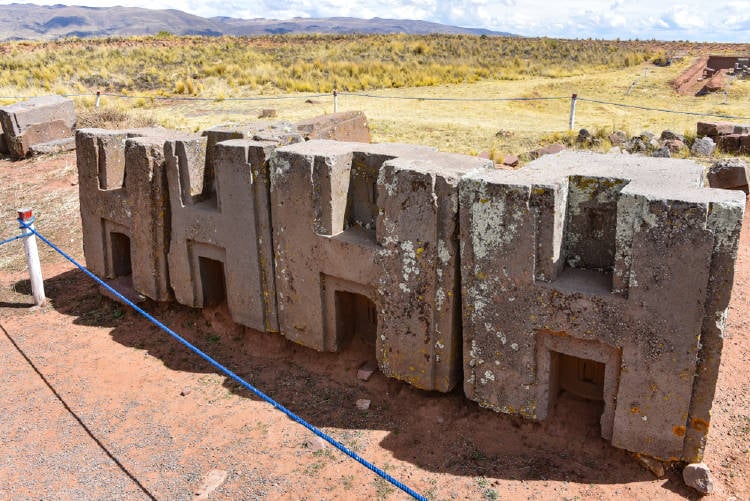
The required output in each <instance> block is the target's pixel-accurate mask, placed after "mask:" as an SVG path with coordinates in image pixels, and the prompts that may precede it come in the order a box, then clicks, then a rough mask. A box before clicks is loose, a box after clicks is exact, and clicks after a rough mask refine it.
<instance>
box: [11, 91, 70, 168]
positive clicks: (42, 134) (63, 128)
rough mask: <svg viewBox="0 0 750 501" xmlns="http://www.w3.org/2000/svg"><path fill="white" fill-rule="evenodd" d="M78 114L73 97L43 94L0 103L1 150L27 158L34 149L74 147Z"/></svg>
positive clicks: (51, 151) (48, 149)
mask: <svg viewBox="0 0 750 501" xmlns="http://www.w3.org/2000/svg"><path fill="white" fill-rule="evenodd" d="M75 124H76V114H75V109H74V108H73V101H72V100H70V99H66V98H63V97H60V96H43V97H37V98H34V99H29V100H27V101H22V102H19V103H15V104H12V105H9V106H2V107H0V125H1V126H2V133H1V134H0V153H5V154H10V156H11V157H13V158H24V157H26V156H28V155H31V154H34V153H54V152H58V151H64V150H70V149H73V147H74V145H75V139H74V137H73V136H74V128H75Z"/></svg>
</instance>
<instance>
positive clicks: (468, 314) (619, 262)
mask: <svg viewBox="0 0 750 501" xmlns="http://www.w3.org/2000/svg"><path fill="white" fill-rule="evenodd" d="M743 211H744V197H743V196H742V194H741V193H739V194H738V193H736V192H730V191H725V190H712V189H706V188H703V187H702V168H701V166H699V165H697V164H695V163H693V162H689V161H685V160H663V159H644V158H632V157H611V156H604V155H595V154H580V153H562V154H559V155H556V156H554V157H547V158H544V159H542V160H539V161H537V162H533V163H531V164H529V165H528V166H527V167H525V168H523V169H521V170H519V171H515V172H509V171H491V172H483V173H477V174H471V175H468V176H465V177H464V178H463V179H462V181H461V183H460V226H461V240H462V245H463V248H462V253H461V280H462V288H463V310H464V311H463V341H464V375H465V378H466V379H465V381H464V390H465V393H466V395H467V396H468V397H469V398H471V399H472V400H475V401H477V402H479V403H480V404H481V405H483V406H486V407H490V408H493V409H495V410H497V411H501V412H506V413H510V414H520V415H522V416H526V417H528V418H531V419H554V416H553V415H552V414H551V413H552V409H553V407H554V403H555V399H556V398H557V395H558V394H559V392H560V391H561V390H566V391H568V392H572V393H575V394H579V395H580V396H583V397H584V398H597V399H601V400H603V402H604V412H603V414H602V416H601V432H602V436H603V437H604V438H606V439H608V440H611V441H612V444H613V445H615V446H617V447H621V448H624V449H627V450H630V451H633V452H638V453H642V454H646V455H649V456H652V457H656V458H660V459H664V460H686V461H694V460H697V459H698V458H699V457H700V456H702V452H703V446H704V444H705V434H706V432H707V429H708V426H709V421H710V417H709V410H710V407H711V405H712V402H713V392H714V389H715V383H716V373H717V372H716V371H717V370H718V367H719V360H720V353H721V339H722V336H723V330H724V324H723V318H724V316H725V314H726V308H727V304H728V300H729V292H730V290H731V277H732V272H733V267H734V259H735V257H736V249H737V242H738V236H739V228H740V225H741V221H742V216H743ZM612 226H615V228H614V231H613V228H612Z"/></svg>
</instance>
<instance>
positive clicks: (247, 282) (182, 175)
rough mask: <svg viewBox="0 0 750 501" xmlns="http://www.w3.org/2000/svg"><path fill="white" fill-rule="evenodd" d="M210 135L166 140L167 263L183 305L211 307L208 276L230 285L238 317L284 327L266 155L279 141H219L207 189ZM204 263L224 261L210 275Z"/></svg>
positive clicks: (264, 326) (272, 328) (258, 325)
mask: <svg viewBox="0 0 750 501" xmlns="http://www.w3.org/2000/svg"><path fill="white" fill-rule="evenodd" d="M206 143H207V140H206V138H205V137H204V138H196V139H190V140H189V141H168V142H167V143H166V155H167V165H168V170H167V174H168V184H169V188H170V200H171V214H172V225H171V245H170V251H169V268H170V276H171V277H172V278H171V282H172V287H173V289H174V293H175V298H176V299H177V301H178V302H180V303H182V304H185V305H188V306H192V307H203V306H206V305H208V304H210V301H211V298H210V297H208V296H209V295H210V294H215V293H216V291H210V290H209V289H210V288H209V284H208V281H209V280H218V281H219V282H221V283H222V284H223V286H224V291H218V292H219V294H221V293H223V294H224V295H225V298H226V301H227V306H228V308H229V312H230V314H231V316H232V319H233V320H234V321H235V322H236V323H239V324H242V325H245V326H248V327H251V328H253V329H256V330H259V331H268V332H276V331H278V319H277V313H276V290H275V281H274V274H273V263H274V260H273V253H272V236H271V219H270V218H271V208H270V205H269V191H268V190H269V180H268V160H269V158H270V156H271V154H272V153H273V151H274V149H275V148H276V146H277V145H278V142H276V141H253V140H250V139H233V140H227V141H223V142H219V143H217V144H216V145H215V146H214V151H213V158H214V161H215V165H214V169H215V171H214V175H215V184H214V185H213V187H212V188H210V190H211V191H210V192H208V193H206V192H204V191H202V189H203V188H204V186H203V179H204V169H205V168H207V167H206V162H205V156H206V150H205V148H206ZM205 260H211V261H212V262H214V263H220V266H221V267H220V268H219V269H218V270H214V271H213V273H214V274H216V273H222V272H223V276H220V277H218V278H217V277H213V278H212V277H210V276H208V275H207V274H206V266H208V265H207V264H206V261H205Z"/></svg>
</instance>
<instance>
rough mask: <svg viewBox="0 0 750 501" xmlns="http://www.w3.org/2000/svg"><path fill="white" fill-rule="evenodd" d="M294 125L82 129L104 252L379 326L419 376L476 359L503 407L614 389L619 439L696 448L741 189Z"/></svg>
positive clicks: (523, 410) (243, 305) (589, 158)
mask: <svg viewBox="0 0 750 501" xmlns="http://www.w3.org/2000/svg"><path fill="white" fill-rule="evenodd" d="M286 127H287V126H281V127H279V126H274V127H265V128H264V127H261V128H260V129H259V128H257V127H255V128H253V127H250V128H247V129H245V130H239V131H238V130H236V129H235V130H231V129H227V130H213V131H212V132H209V133H207V134H206V136H205V137H203V138H201V137H198V136H194V135H185V134H178V133H174V132H169V131H164V130H135V131H101V130H95V129H87V130H83V131H80V132H79V133H78V135H77V145H78V166H79V183H80V190H81V212H82V218H83V229H84V252H85V254H86V259H87V261H88V262H89V265H90V267H91V268H92V270H93V271H95V272H96V273H98V274H100V275H101V276H105V277H123V276H128V275H132V279H133V284H134V288H135V290H137V291H138V292H140V293H142V294H144V295H146V296H148V297H151V298H152V299H157V300H164V299H168V298H169V294H170V284H171V287H172V288H173V289H174V293H175V296H176V297H177V299H178V300H179V301H180V302H183V303H184V304H189V305H191V306H197V307H200V306H203V305H205V304H206V303H207V302H210V301H211V300H223V299H224V298H226V300H227V303H228V306H229V310H230V313H231V314H232V318H233V320H234V321H235V322H239V323H242V324H243V325H248V326H251V327H253V328H256V329H262V330H267V331H274V330H279V331H280V332H281V333H282V334H283V335H284V336H285V337H286V338H288V339H290V340H292V341H294V342H297V343H299V344H302V345H305V346H308V347H311V348H314V349H317V350H321V351H336V350H339V349H341V348H342V347H344V346H345V345H346V344H347V343H348V342H352V341H356V342H357V343H365V344H366V345H367V344H369V345H371V346H372V347H373V350H374V354H375V357H374V358H376V359H377V363H378V367H379V368H380V370H381V372H383V374H384V375H386V376H389V377H394V378H398V379H402V380H404V381H408V382H409V383H411V384H412V385H414V386H416V387H418V388H424V389H430V390H438V391H450V390H451V388H453V387H454V386H455V384H457V383H458V382H459V379H460V376H461V374H462V373H463V375H464V376H465V379H464V381H463V386H464V391H465V393H466V395H467V396H468V397H469V398H471V399H472V400H475V401H477V402H479V403H480V404H481V405H483V406H486V407H490V408H493V409H495V410H497V411H502V412H506V413H511V414H518V415H522V416H526V417H529V418H531V419H536V420H541V419H545V418H547V417H550V415H551V413H552V412H553V409H554V404H555V399H556V397H557V395H558V394H559V392H560V390H561V389H564V390H566V391H569V392H572V393H574V394H577V395H579V396H583V397H584V398H596V399H601V400H603V402H604V406H603V408H604V412H603V414H602V416H601V420H600V423H601V433H602V436H603V437H605V438H606V439H608V440H610V441H611V442H612V444H613V445H615V446H617V447H621V448H625V449H628V450H630V451H633V452H637V453H641V454H644V455H648V456H651V457H654V458H656V459H660V460H682V461H689V462H694V461H699V460H700V459H701V457H702V454H703V450H704V447H705V442H706V437H707V433H708V429H709V427H710V419H711V415H710V411H711V406H712V403H713V398H714V394H715V390H716V381H717V376H718V368H719V361H720V359H721V352H722V348H723V337H724V319H725V316H726V311H727V305H728V303H729V295H730V288H731V284H732V275H733V272H734V263H735V258H736V252H737V244H738V238H739V232H740V225H741V221H742V217H743V212H744V203H745V197H744V195H743V194H742V193H738V192H732V191H728V190H711V189H707V188H704V187H703V169H702V167H701V166H699V165H697V164H695V163H693V162H689V161H685V160H666V159H654V158H645V157H642V156H640V157H637V156H630V155H597V154H581V153H573V152H562V153H559V154H557V155H555V156H548V157H545V158H542V159H539V160H537V161H535V162H533V163H531V164H530V165H528V166H527V167H526V168H524V169H520V170H499V169H495V168H493V167H494V166H493V163H492V162H491V161H490V160H486V159H480V158H476V157H468V156H462V155H454V154H446V153H439V152H436V151H435V150H434V149H432V148H426V147H419V146H410V145H397V144H365V143H343V142H335V141H325V140H313V141H308V142H299V143H295V144H287V145H285V146H282V147H279V145H280V144H285V142H291V141H295V140H297V141H302V135H301V134H300V133H299V132H297V131H295V130H294V129H293V128H292V127H291V126H289V129H288V130H287V128H286ZM243 128H244V126H243ZM212 135H213V136H212ZM222 135H225V136H223V137H222ZM237 135H239V136H240V137H237ZM138 136H141V137H138ZM638 140H639V141H641V142H642V140H641V139H640V138H638ZM212 141H213V146H212V147H211V151H212V153H211V154H208V152H204V148H206V147H207V144H209V143H211V142H212ZM674 141H676V140H674ZM274 150H275V151H274ZM717 175H718V174H717ZM723 175H725V176H727V174H723ZM733 182H735V181H733ZM168 251H169V252H168ZM274 263H275V264H274ZM167 269H168V270H169V272H170V273H167ZM168 277H169V280H170V281H169V283H168V282H167V278H168ZM664 298H669V301H665V300H664ZM277 319H278V320H277ZM277 321H278V325H276V323H275V322H277ZM240 328H241V327H240ZM461 343H463V349H462V346H461ZM462 354H463V359H462V358H461V357H462ZM462 362H463V371H462V370H461V366H460V364H461V363H462ZM365 372H367V371H365ZM364 375H366V374H363V376H364Z"/></svg>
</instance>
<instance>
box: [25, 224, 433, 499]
mask: <svg viewBox="0 0 750 501" xmlns="http://www.w3.org/2000/svg"><path fill="white" fill-rule="evenodd" d="M18 221H19V222H20V223H21V227H22V228H25V229H27V230H29V231H30V232H31V233H33V234H34V235H36V236H37V237H39V239H40V240H41V241H42V242H44V243H45V244H47V245H49V246H50V247H51V248H52V249H53V250H54V251H55V252H57V253H58V254H60V255H61V256H63V257H64V258H65V259H67V260H68V261H70V262H71V263H73V265H75V266H76V267H77V268H78V269H79V270H81V271H82V272H84V273H85V274H86V275H88V276H89V277H91V278H92V279H93V280H94V281H95V282H97V283H98V284H99V285H101V286H102V287H104V288H105V289H107V290H108V291H109V292H111V293H112V294H114V295H115V296H116V297H117V298H119V299H120V300H121V301H123V302H125V303H126V304H127V305H128V306H130V307H131V308H133V309H134V310H135V311H136V312H138V313H140V314H141V315H142V316H143V317H145V318H146V319H147V320H149V321H150V322H151V323H153V324H154V325H156V326H157V327H159V328H160V329H161V330H163V331H164V332H166V333H167V334H169V335H170V336H172V337H173V338H174V339H176V340H177V341H179V342H180V343H182V344H183V345H185V346H186V347H188V348H189V349H190V350H191V351H193V352H194V353H195V354H196V355H198V356H200V357H201V358H202V359H203V360H205V361H206V362H208V363H209V364H211V365H212V366H214V367H215V368H216V369H218V370H220V371H221V372H223V373H224V374H226V375H227V376H229V377H230V378H232V379H234V380H235V381H236V382H237V383H239V384H240V385H241V386H242V387H244V388H245V389H247V390H249V391H250V392H252V393H253V394H254V395H255V396H257V397H259V398H261V399H262V400H264V401H265V402H266V403H268V404H271V405H272V406H273V407H274V408H276V409H278V410H279V411H281V412H283V413H284V414H285V415H286V416H287V417H288V418H289V419H291V420H292V421H294V422H296V423H297V424H300V425H302V426H303V427H305V428H307V429H308V430H309V431H311V432H312V433H314V434H315V435H317V436H318V437H320V438H322V439H323V440H325V441H326V442H328V443H329V444H331V445H332V446H333V447H335V448H337V449H338V450H339V451H341V452H343V453H344V454H346V455H347V456H349V457H350V458H352V459H354V460H355V461H357V462H358V463H359V464H361V465H362V466H364V467H365V468H367V469H368V470H370V471H372V472H373V473H375V474H376V475H379V476H380V477H382V478H383V479H384V480H386V481H388V482H390V483H391V484H392V485H394V486H395V487H398V488H399V489H401V490H402V491H404V492H405V493H406V494H408V495H410V496H411V497H413V498H414V499H418V500H419V501H428V500H427V498H426V497H424V496H422V495H421V494H419V493H418V492H416V491H415V490H413V489H411V488H410V487H408V486H407V485H406V484H403V483H401V482H400V481H398V480H396V479H395V478H394V477H392V476H391V475H389V474H388V473H386V472H385V471H383V470H381V469H380V468H378V467H377V466H375V465H374V464H372V463H370V462H369V461H367V460H366V459H364V458H362V457H361V456H359V455H358V454H357V453H356V452H354V451H352V450H351V449H349V448H347V447H346V446H345V445H343V444H342V443H340V442H338V441H337V440H336V439H334V438H332V437H330V436H328V435H326V434H325V433H324V432H323V431H321V430H320V429H318V428H317V427H315V426H313V425H311V424H310V423H308V422H307V421H305V420H304V419H302V418H301V417H299V416H297V415H296V414H295V413H293V412H292V411H290V410H289V409H287V408H286V407H284V406H283V405H281V404H280V403H278V402H276V401H275V400H274V399H272V398H271V397H269V396H268V395H266V394H265V393H263V392H262V391H260V390H259V389H257V388H255V387H254V386H253V385H251V384H250V383H248V382H247V381H245V380H244V379H242V378H241V377H239V376H238V375H237V374H235V373H234V372H232V371H231V370H229V369H227V368H226V367H224V366H223V365H221V364H220V363H219V362H217V361H216V360H214V359H213V358H211V357H210V356H209V355H207V354H206V353H204V352H203V351H201V350H200V349H199V348H198V347H196V346H194V345H193V344H191V343H190V342H189V341H188V340H186V339H185V338H183V337H182V336H180V335H179V334H177V333H176V332H174V331H173V330H172V329H170V328H169V327H167V326H166V325H164V324H163V323H161V322H160V321H159V320H157V319H156V318H154V317H153V316H151V315H150V314H149V313H148V312H146V311H145V310H143V309H142V308H140V307H139V306H137V305H136V304H135V303H133V302H132V301H130V300H129V299H128V298H126V297H125V296H123V295H122V294H120V293H119V292H117V291H116V290H115V289H113V288H112V287H110V286H109V285H108V284H107V283H106V282H104V281H103V280H102V279H100V278H99V277H97V276H96V275H94V274H93V273H92V272H91V271H89V270H88V269H87V268H86V267H85V266H83V265H82V264H80V263H78V262H77V261H76V260H75V259H73V258H72V257H71V256H69V255H68V254H66V253H65V251H63V250H62V249H60V248H59V247H58V246H56V245H55V244H53V243H52V242H50V241H49V240H47V239H46V238H45V237H44V236H42V235H41V234H40V233H39V232H37V230H36V229H34V228H31V227H30V226H29V224H31V223H29V224H26V223H24V222H23V221H22V220H21V219H19V220H18Z"/></svg>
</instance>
